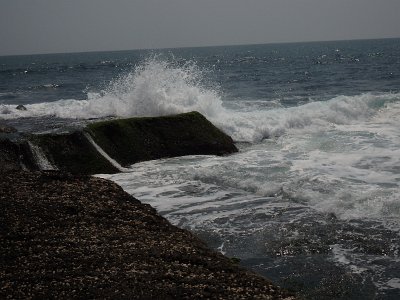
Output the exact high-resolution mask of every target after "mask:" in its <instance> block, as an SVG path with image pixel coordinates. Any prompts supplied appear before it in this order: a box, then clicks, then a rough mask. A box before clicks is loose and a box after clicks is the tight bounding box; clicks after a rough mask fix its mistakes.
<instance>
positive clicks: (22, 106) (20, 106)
mask: <svg viewBox="0 0 400 300" xmlns="http://www.w3.org/2000/svg"><path fill="white" fill-rule="evenodd" d="M15 109H18V110H27V108H26V107H25V106H24V105H22V104H20V105H18V106H17V107H16V108H15Z"/></svg>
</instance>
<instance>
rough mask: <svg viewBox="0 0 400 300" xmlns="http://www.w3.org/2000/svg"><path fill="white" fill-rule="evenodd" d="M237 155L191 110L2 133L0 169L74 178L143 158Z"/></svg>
mask: <svg viewBox="0 0 400 300" xmlns="http://www.w3.org/2000/svg"><path fill="white" fill-rule="evenodd" d="M13 135H15V133H14V134H13ZM236 151H237V149H236V147H235V145H234V143H233V141H232V139H231V138H230V137H229V136H228V135H226V134H225V133H223V132H222V131H220V130H219V129H218V128H216V127H215V126H214V125H213V124H212V123H211V122H209V121H208V120H207V119H206V118H205V117H204V116H202V115H201V114H199V113H197V112H191V113H185V114H179V115H174V116H165V117H153V118H130V119H115V120H109V121H102V122H94V123H91V124H88V125H87V126H86V127H85V128H83V129H82V130H79V131H74V132H66V133H47V134H31V135H28V136H18V138H14V139H12V138H9V137H7V134H3V137H2V138H1V136H0V167H3V169H10V170H11V169H13V170H16V169H25V170H43V169H58V170H61V171H65V172H70V173H74V174H100V173H117V172H119V171H120V170H121V167H122V166H128V165H131V164H133V163H136V162H140V161H145V160H152V159H159V158H165V157H174V156H183V155H196V154H210V155H224V154H229V153H233V152H236ZM119 165H120V166H119Z"/></svg>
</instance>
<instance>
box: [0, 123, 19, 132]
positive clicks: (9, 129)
mask: <svg viewBox="0 0 400 300" xmlns="http://www.w3.org/2000/svg"><path fill="white" fill-rule="evenodd" d="M13 132H17V129H15V128H14V127H12V126H8V125H5V124H0V133H13Z"/></svg>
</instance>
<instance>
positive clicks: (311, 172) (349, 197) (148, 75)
mask: <svg viewBox="0 0 400 300" xmlns="http://www.w3.org/2000/svg"><path fill="white" fill-rule="evenodd" d="M203 77H204V76H203V71H202V70H200V69H199V68H198V67H197V66H196V65H195V64H194V63H192V62H188V63H186V64H184V65H183V66H176V65H175V64H173V63H169V62H167V61H163V60H160V59H158V58H150V59H148V60H147V61H145V62H144V63H143V64H141V65H138V66H137V67H136V68H135V70H134V71H133V72H131V73H130V74H128V75H126V76H124V77H121V78H119V79H117V80H115V81H114V82H112V83H111V84H110V86H109V88H108V89H107V90H106V91H103V92H101V93H99V94H90V95H88V99H87V100H60V101H57V102H51V103H39V104H31V105H26V107H27V110H26V111H19V110H16V109H15V108H14V107H12V106H10V105H8V106H7V105H3V107H2V108H0V113H2V115H1V117H3V118H6V119H7V118H9V119H10V118H20V117H24V116H26V117H28V116H29V117H34V116H37V117H40V116H49V115H51V116H56V117H60V118H83V119H85V118H93V117H102V116H110V115H113V116H122V117H128V116H144V115H145V116H156V115H167V114H173V113H180V112H187V111H192V110H197V111H200V112H201V113H203V114H204V115H205V116H206V117H207V118H209V119H210V120H211V121H212V122H213V123H214V124H216V125H217V126H218V127H220V128H221V129H222V130H224V131H225V132H227V133H228V134H229V135H231V136H232V137H233V139H234V140H235V141H246V142H251V143H253V146H251V147H247V148H243V149H242V153H240V154H238V155H235V156H232V157H227V158H218V159H215V160H214V159H204V160H200V161H198V162H196V165H195V166H191V165H189V166H185V164H184V163H183V168H189V169H190V172H189V171H186V169H184V170H183V172H181V171H179V172H178V173H180V174H181V175H180V180H181V181H182V182H186V181H188V180H189V181H190V180H196V181H198V182H199V183H200V184H202V183H207V184H208V183H213V184H216V185H218V186H220V188H221V189H222V190H223V189H228V190H229V189H230V188H238V189H241V190H244V191H246V192H251V193H254V194H256V195H259V196H268V195H273V194H275V193H277V192H279V191H281V192H282V191H283V192H284V194H285V195H287V197H290V198H293V199H297V201H302V202H304V203H307V205H309V206H310V207H313V208H314V209H316V210H318V211H322V212H328V213H334V214H335V215H337V216H338V217H340V218H344V219H351V218H363V217H371V218H377V219H383V220H385V221H388V222H393V220H392V217H393V218H396V217H398V216H400V204H399V203H400V200H399V198H398V191H399V182H400V150H399V149H400V135H399V131H398V128H400V117H399V116H400V94H390V93H389V94H388V93H387V94H372V93H368V94H361V95H356V96H337V97H335V98H333V99H331V100H328V101H316V102H310V103H308V104H305V105H301V106H298V107H288V108H285V107H282V106H281V105H278V104H279V103H276V101H277V100H275V102H274V103H275V105H272V106H266V107H265V105H264V106H263V105H260V103H259V101H258V102H257V101H255V102H254V103H251V101H250V102H248V103H247V105H246V110H243V109H240V105H235V102H234V101H233V100H231V101H230V100H229V99H226V100H225V102H223V101H222V97H221V95H220V93H219V92H218V89H212V88H206V87H205V86H204V85H203V84H202V82H203V81H204V80H203V79H204V78H203ZM239 102H240V101H239ZM242 102H243V101H242ZM278 102H279V101H278ZM225 104H227V105H228V106H229V107H236V109H229V108H227V106H226V105H225ZM265 137H269V138H270V139H268V140H264V141H263V139H264V138H265ZM108 159H112V158H108ZM115 163H116V162H115ZM152 164H153V163H152V162H150V163H148V168H149V169H150V170H151V169H152V168H153V167H154V166H153V165H152ZM144 165H145V166H146V164H144ZM118 168H119V169H120V170H124V169H123V168H122V167H121V166H118ZM159 168H160V170H159V172H160V173H161V174H162V172H163V167H159ZM179 168H180V167H179ZM136 169H137V167H136V166H135V170H136ZM146 172H147V171H146ZM146 172H145V173H143V174H141V175H143V176H144V177H146V176H147V174H146ZM128 176H129V175H128ZM156 184H157V183H156ZM148 186H149V188H150V187H151V188H154V186H153V184H152V183H151V182H149V184H148ZM299 199H300V200H299ZM394 222H395V221H394Z"/></svg>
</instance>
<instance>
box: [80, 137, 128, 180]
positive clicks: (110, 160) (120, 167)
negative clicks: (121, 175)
mask: <svg viewBox="0 0 400 300" xmlns="http://www.w3.org/2000/svg"><path fill="white" fill-rule="evenodd" d="M84 135H85V137H86V138H87V140H88V141H89V142H90V143H91V144H92V145H93V146H94V147H95V148H96V150H97V151H98V152H99V153H100V154H101V155H102V156H103V157H104V158H105V159H106V160H108V161H109V162H110V163H111V164H112V165H113V166H114V167H116V168H117V169H118V170H119V171H120V172H127V171H129V170H130V169H128V168H124V167H123V166H121V165H120V164H119V163H118V162H117V161H116V160H115V159H113V158H112V157H110V156H109V155H108V154H107V153H106V152H105V151H104V150H103V149H102V148H101V147H100V146H99V145H97V144H96V142H95V141H94V140H93V139H92V137H91V136H90V134H88V133H86V132H85V133H84Z"/></svg>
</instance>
